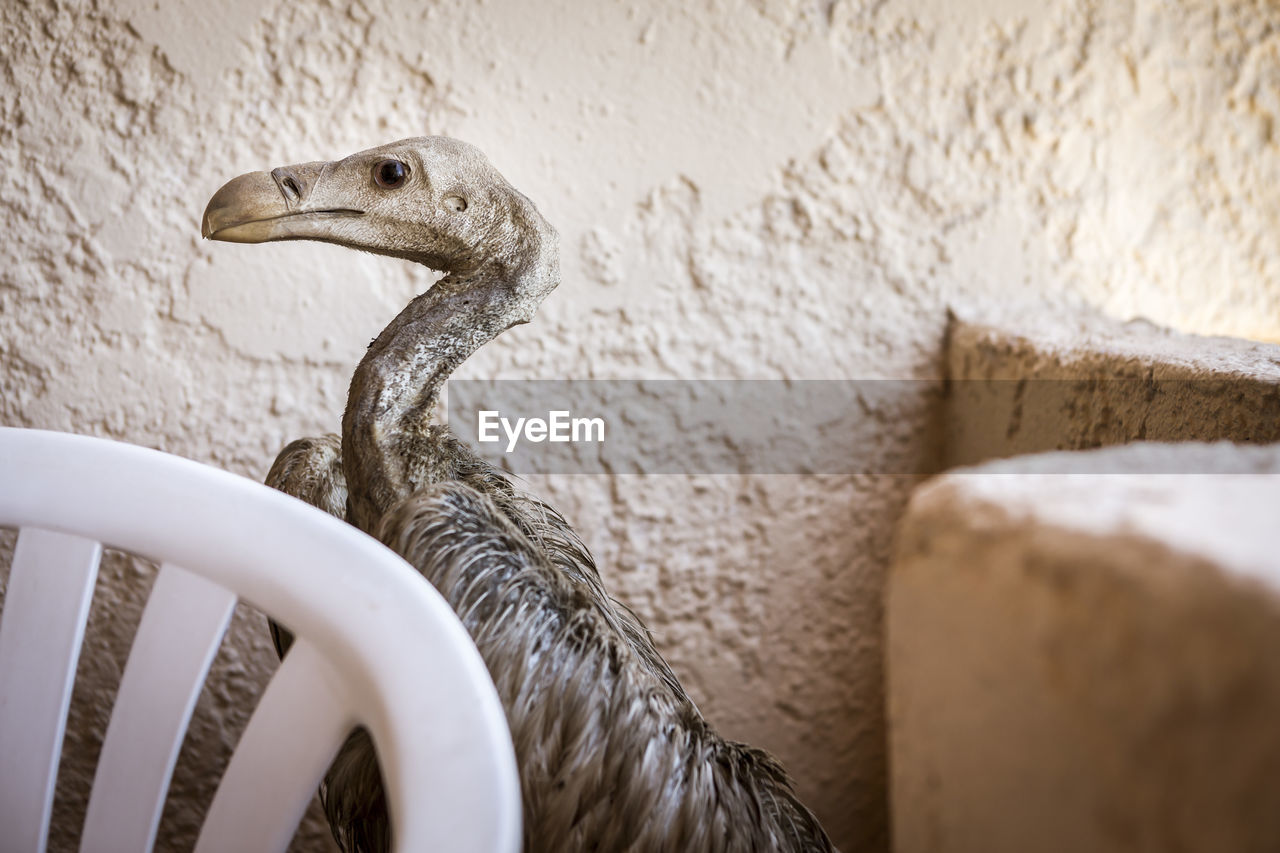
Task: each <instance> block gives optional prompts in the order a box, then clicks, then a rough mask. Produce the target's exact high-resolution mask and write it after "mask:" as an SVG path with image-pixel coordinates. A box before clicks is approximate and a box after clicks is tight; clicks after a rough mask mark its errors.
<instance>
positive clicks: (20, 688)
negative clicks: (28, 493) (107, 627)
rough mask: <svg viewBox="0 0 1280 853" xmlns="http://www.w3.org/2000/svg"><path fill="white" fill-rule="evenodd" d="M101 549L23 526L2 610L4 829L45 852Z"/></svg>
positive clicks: (17, 845) (9, 844)
mask: <svg viewBox="0 0 1280 853" xmlns="http://www.w3.org/2000/svg"><path fill="white" fill-rule="evenodd" d="M101 557H102V546H101V545H100V544H99V543H97V542H94V541H91V540H89V539H82V538H80V537H79V536H69V535H67V534H64V533H55V532H53V531H49V530H41V529H38V528H31V527H27V528H23V529H22V530H21V531H20V532H19V534H18V544H17V547H16V548H15V549H14V553H13V565H12V567H11V568H10V572H9V586H8V590H7V592H6V593H5V603H4V613H3V614H2V615H0V828H2V829H0V832H2V833H3V837H4V849H5V850H6V851H14V853H18V851H24V853H25V851H37V853H43V851H44V849H45V843H46V838H47V835H48V830H49V815H50V810H51V809H52V806H53V788H54V784H55V783H56V782H57V778H58V758H59V756H60V755H61V754H62V737H63V734H64V732H65V730H66V725H67V707H68V706H69V705H70V703H71V686H72V684H73V683H74V681H75V676H76V663H77V662H78V661H79V659H80V644H81V641H82V640H83V639H84V626H85V620H86V619H87V618H88V616H89V603H90V601H92V599H93V584H94V581H95V580H96V579H97V577H98V562H99V560H100V558H101Z"/></svg>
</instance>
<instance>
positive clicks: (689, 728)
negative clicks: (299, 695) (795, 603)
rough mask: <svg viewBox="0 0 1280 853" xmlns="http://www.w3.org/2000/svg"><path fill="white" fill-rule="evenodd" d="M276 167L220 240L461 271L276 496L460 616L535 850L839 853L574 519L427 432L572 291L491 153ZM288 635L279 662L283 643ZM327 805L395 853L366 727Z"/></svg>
mask: <svg viewBox="0 0 1280 853" xmlns="http://www.w3.org/2000/svg"><path fill="white" fill-rule="evenodd" d="M388 161H392V162H394V163H400V164H403V166H404V169H405V171H407V174H408V176H409V178H408V179H406V180H405V181H404V182H403V183H401V184H398V185H396V186H392V187H387V186H383V184H384V183H386V182H385V181H380V180H379V179H380V177H385V176H386V175H388V174H392V175H396V174H399V171H398V167H385V166H384V164H386V163H387V162H388ZM384 169H389V170H390V171H382V172H380V171H379V170H384ZM266 174H267V173H253V174H251V175H246V176H243V177H242V178H237V179H236V180H235V181H232V182H231V183H229V184H228V185H227V186H226V187H224V188H223V189H222V190H220V191H219V193H218V194H217V195H215V196H214V198H213V199H212V200H211V201H210V205H209V210H208V211H206V217H205V234H206V236H212V237H214V238H216V239H232V240H239V241H241V242H262V241H264V240H274V239H297V238H304V239H320V240H327V241H330V242H337V243H342V244H344V245H349V246H352V247H355V248H360V249H364V250H367V251H374V252H379V253H382V254H389V255H394V256H397V257H403V258H409V259H412V260H416V261H420V262H423V263H426V264H428V265H429V266H431V267H433V268H435V269H440V270H444V271H445V272H446V273H447V275H446V276H445V278H443V279H442V280H441V281H440V282H438V283H437V284H436V285H435V286H434V287H432V289H431V290H429V291H428V292H427V293H425V294H423V295H421V296H419V297H417V298H416V299H415V300H413V302H411V303H410V304H409V306H408V307H407V308H406V309H405V310H404V311H403V312H401V314H400V315H399V316H398V317H396V318H395V320H393V321H392V322H391V324H390V325H388V326H387V328H386V329H385V330H384V331H383V332H382V334H381V335H379V336H378V338H377V339H376V340H375V341H374V342H373V344H371V345H370V348H369V350H368V352H367V353H366V355H365V357H364V358H363V359H362V361H361V363H360V365H359V366H358V368H357V369H356V372H355V375H354V377H353V379H352V383H351V390H350V394H349V398H348V406H347V410H346V413H345V415H344V418H343V432H342V437H341V439H339V438H338V437H337V436H326V437H323V438H315V439H302V440H301V441H295V442H293V443H292V444H290V445H289V446H288V447H286V448H285V449H284V450H283V451H282V452H281V454H280V455H279V457H278V458H277V459H276V461H275V464H274V465H273V466H272V468H271V472H270V474H269V475H268V477H267V482H268V484H269V485H272V486H274V487H275V488H278V489H280V490H282V491H284V492H287V493H289V494H292V495H294V496H296V497H299V498H301V499H303V500H305V501H307V502H309V503H312V504H314V505H315V506H319V507H321V508H322V509H324V510H326V511H327V512H330V513H332V514H334V515H336V516H338V517H339V518H343V519H345V520H347V521H349V522H351V523H352V524H355V525H356V526H358V527H360V528H361V529H363V530H366V531H368V532H370V533H372V534H373V535H375V536H377V537H378V538H380V539H381V540H382V541H383V542H384V543H386V544H387V545H388V546H389V547H391V548H392V549H394V550H395V551H397V552H398V553H399V554H401V555H402V556H404V557H405V559H406V560H408V561H409V562H410V563H411V564H412V565H414V566H415V567H417V569H418V570H419V571H420V572H421V573H422V574H423V576H424V577H425V578H426V579H427V580H429V581H430V582H431V583H432V584H433V585H434V586H435V587H436V588H437V589H438V590H439V591H440V592H441V594H442V595H443V596H444V597H445V598H446V600H448V602H449V604H450V605H451V606H452V607H453V609H454V610H455V612H456V613H457V614H458V616H459V617H460V618H461V620H462V622H463V624H464V625H465V626H466V628H467V630H468V631H469V632H470V634H471V636H472V638H473V639H474V640H475V643H476V646H477V647H478V649H479V650H480V654H481V656H482V657H483V658H484V661H485V663H486V665H487V666H488V668H489V672H490V674H491V676H492V677H493V680H494V683H495V684H496V686H497V689H498V694H499V696H500V697H501V700H502V703H503V707H504V708H505V710H506V715H507V721H508V724H509V726H510V728H511V732H512V737H513V739H514V743H515V749H516V756H517V761H518V765H519V769H520V782H521V790H522V794H523V801H524V829H525V848H526V849H527V850H530V851H574V850H596V851H612V850H636V851H647V850H654V851H658V850H664V851H665V850H671V851H685V850H690V851H693V850H697V851H726V853H727V851H757V850H759V851H763V850H797V851H798V850H805V851H824V850H830V849H831V845H830V842H829V841H828V839H827V837H826V835H825V833H824V832H823V830H822V828H821V826H820V825H819V823H818V821H817V819H816V818H815V817H814V816H813V815H812V813H811V812H809V810H808V809H806V808H805V807H804V806H803V805H802V804H801V803H800V802H799V800H797V799H796V797H795V795H794V793H793V791H792V787H791V783H790V781H789V780H788V778H787V776H786V774H785V772H784V771H783V769H782V768H781V766H780V765H779V764H778V763H777V762H776V761H775V760H774V759H773V758H772V757H771V756H769V755H768V754H767V753H765V752H763V751H761V750H758V749H754V748H752V747H749V746H745V745H743V744H738V743H733V742H730V741H726V740H724V739H723V738H721V737H720V736H719V735H718V734H716V732H715V731H714V730H713V729H712V728H711V727H710V725H708V724H707V722H706V721H705V720H704V719H703V718H702V716H701V714H699V712H698V710H697V708H696V707H695V706H694V704H693V702H691V701H690V700H689V697H688V696H687V695H686V694H685V692H684V689H683V688H682V687H681V686H680V683H679V681H678V680H677V678H676V677H675V675H674V673H673V672H672V671H671V668H670V667H669V666H668V665H667V663H666V661H664V660H663V658H662V656H661V655H660V654H659V653H658V652H657V650H656V649H655V647H654V645H653V641H652V638H651V636H650V635H649V632H648V631H647V630H646V629H645V627H644V626H643V624H642V623H641V622H640V620H639V619H638V618H637V617H636V615H635V614H634V613H633V612H632V611H631V610H629V609H628V608H626V607H625V606H623V605H622V604H620V603H619V602H617V601H615V600H614V599H612V598H611V597H610V596H609V595H608V594H607V593H606V591H605V589H604V586H603V584H602V583H601V580H600V576H599V573H598V571H597V570H596V566H595V564H594V562H593V560H592V558H591V555H590V553H589V552H588V550H587V549H586V547H585V546H584V545H583V543H582V541H581V540H580V539H579V538H578V536H577V534H576V533H574V531H573V530H572V528H571V527H570V526H569V525H568V524H567V523H566V522H565V520H564V518H562V517H561V516H560V514H559V513H557V512H556V511H555V510H554V509H552V508H550V507H548V506H547V505H546V504H544V503H542V502H541V501H539V500H537V499H536V498H533V497H531V496H529V495H526V494H523V493H522V492H520V491H519V490H517V489H516V488H514V487H513V486H512V484H511V482H510V481H509V480H508V479H507V478H506V477H505V476H504V475H503V474H502V473H501V472H500V471H498V470H497V469H495V468H493V467H492V466H490V465H488V464H487V463H485V462H484V461H483V460H481V459H480V458H479V457H478V456H477V455H476V454H475V453H473V452H472V451H471V450H470V449H469V448H467V447H466V446H465V445H464V444H462V443H461V442H459V441H458V440H457V439H455V438H454V437H453V436H452V435H451V434H450V433H449V431H448V430H447V429H446V428H445V427H443V426H440V425H438V424H433V423H431V412H432V409H433V407H434V405H435V402H436V397H437V395H438V393H439V389H440V387H441V385H442V384H443V382H444V380H445V379H446V378H447V377H448V375H449V373H450V372H452V371H453V369H454V368H456V367H457V365H458V364H460V363H461V362H462V361H463V360H464V359H465V358H466V357H467V356H468V355H470V354H471V353H472V352H474V351H475V349H476V348H478V347H479V346H481V345H483V344H484V343H485V342H487V341H489V340H491V339H492V338H493V337H495V336H497V335H498V334H500V333H501V332H502V331H504V330H505V329H507V328H509V327H510V326H512V325H515V324H517V323H522V322H528V321H529V320H530V319H531V318H532V316H533V313H534V311H535V310H536V308H537V305H538V304H539V303H540V302H541V300H542V299H543V298H544V297H545V296H546V295H547V294H548V293H549V292H550V291H551V290H552V289H553V288H554V287H555V286H556V284H557V283H558V280H559V270H558V266H559V261H558V250H557V239H556V235H555V232H554V230H553V229H552V228H551V226H550V225H549V224H548V223H547V222H546V221H545V220H544V219H543V218H542V216H541V215H540V214H539V213H538V211H537V210H536V208H535V207H534V206H533V204H532V203H531V202H529V201H528V199H526V198H525V197H524V196H522V195H520V194H519V193H518V192H516V191H515V190H514V189H513V188H511V186H510V185H509V184H507V182H506V181H505V180H504V179H503V178H502V177H501V176H500V175H499V174H498V173H497V172H496V171H495V170H494V169H493V168H492V166H490V165H489V164H488V162H487V161H486V160H485V159H484V157H483V156H482V155H481V154H479V152H478V151H476V150H475V149H474V148H472V147H470V146H467V145H464V144H462V143H459V142H456V141H454V140H448V139H442V138H439V137H429V138H422V139H411V140H404V141H402V142H398V143H393V144H392V145H388V146H383V147H382V148H378V149H373V150H372V151H368V152H362V153H360V154H357V155H353V156H352V157H349V158H347V159H346V160H343V161H339V162H337V163H329V164H323V163H317V164H305V165H303V166H300V167H290V168H289V169H283V170H276V171H275V172H273V173H271V179H270V181H269V182H268V181H266V180H264V178H263V177H262V176H264V175H266ZM237 182H240V183H239V184H238V183H237ZM282 210H283V214H282V212H281V211H282ZM282 219H283V220H285V221H286V224H287V226H288V227H284V226H282V225H281V224H280V220H282ZM289 220H294V221H289ZM262 223H272V224H269V225H264V224H262ZM371 582H376V580H374V579H371ZM273 637H274V638H275V639H276V641H277V648H278V649H279V650H280V651H281V653H282V654H283V653H284V651H285V650H286V648H287V643H288V641H289V638H288V636H287V635H286V634H285V633H284V632H283V631H280V630H278V629H277V628H276V627H275V626H273ZM322 798H323V801H324V806H325V812H326V815H327V817H328V819H329V822H330V825H331V827H332V828H333V831H334V836H335V838H337V839H338V841H339V843H340V844H341V845H342V846H343V848H344V849H346V850H348V851H351V853H355V851H383V850H388V849H390V838H389V831H390V830H389V824H388V821H387V815H386V805H385V799H384V797H383V793H382V786H381V779H380V777H379V775H378V770H377V759H376V754H375V751H374V749H373V745H372V743H371V742H370V740H369V737H368V735H367V733H366V732H364V731H363V730H359V731H357V732H356V733H354V734H353V735H352V736H351V738H350V739H348V741H347V742H346V744H345V745H344V746H343V748H342V750H341V751H340V753H339V755H338V757H337V759H336V760H335V761H334V764H333V766H332V767H331V768H330V770H329V773H328V775H327V776H326V778H325V782H324V785H323V788H322Z"/></svg>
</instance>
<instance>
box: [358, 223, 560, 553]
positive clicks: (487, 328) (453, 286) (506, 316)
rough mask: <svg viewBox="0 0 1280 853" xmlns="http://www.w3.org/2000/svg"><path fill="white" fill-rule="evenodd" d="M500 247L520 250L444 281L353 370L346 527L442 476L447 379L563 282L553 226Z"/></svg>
mask: <svg viewBox="0 0 1280 853" xmlns="http://www.w3.org/2000/svg"><path fill="white" fill-rule="evenodd" d="M535 216H536V214H535ZM538 218H539V219H541V217H538ZM503 243H504V244H505V245H507V246H512V245H513V244H514V245H515V246H518V247H519V248H520V250H521V251H520V252H519V253H518V256H517V257H516V258H515V259H514V260H511V259H504V258H501V257H495V258H490V259H487V260H484V261H482V262H480V263H479V264H478V265H476V266H475V267H473V268H471V269H461V270H459V269H455V270H454V271H453V272H451V273H449V274H448V275H446V276H445V277H444V278H442V279H441V280H440V281H438V282H436V284H435V285H434V286H433V287H432V288H431V289H430V290H428V291H427V292H426V293H423V294H422V295H420V296H418V297H417V298H415V299H414V300H413V301H412V302H410V303H409V305H408V306H407V307H406V308H405V309H404V310H403V311H401V312H400V314H399V316H397V317H396V318H395V319H394V320H392V321H391V323H390V325H388V326H387V327H386V328H385V329H383V330H382V333H381V334H380V335H378V337H377V338H376V339H375V340H374V342H373V343H372V344H370V345H369V350H368V352H366V353H365V356H364V358H363V359H361V361H360V365H359V366H358V367H357V368H356V372H355V375H354V376H353V377H352V380H351V389H350V391H349V393H348V396H347V410H346V413H345V414H344V416H343V419H342V467H343V473H344V474H345V475H346V478H347V489H348V495H349V501H350V502H349V505H348V512H349V515H350V521H351V522H352V523H353V524H355V525H356V526H357V527H359V528H361V529H362V530H365V531H366V532H369V533H373V532H374V528H375V526H376V525H377V523H378V520H379V519H380V518H382V516H383V515H384V514H385V513H386V511H387V510H389V509H390V508H391V507H392V506H393V505H394V504H395V503H396V502H398V501H400V500H402V499H403V498H406V497H408V496H409V495H411V494H413V493H414V492H415V491H417V490H418V489H421V488H422V487H424V486H426V485H429V484H430V483H432V482H436V481H438V480H440V479H442V478H443V477H444V476H446V475H447V466H446V464H445V463H447V461H448V460H447V459H442V458H440V454H439V451H438V450H437V448H439V447H440V435H439V432H438V430H436V429H433V428H432V426H433V425H432V414H433V410H434V408H435V405H436V401H437V400H438V398H439V395H440V388H441V386H443V385H444V382H445V380H446V379H448V378H449V374H451V373H452V372H453V371H454V369H456V368H457V367H458V365H460V364H461V363H462V362H463V361H465V360H466V359H467V357H468V356H470V355H471V354H472V353H473V352H475V351H476V350H477V349H479V348H480V347H482V346H483V345H484V344H486V343H488V342H489V341H491V340H493V339H494V338H495V337H497V336H498V335H500V334H502V332H504V331H506V330H507V329H509V328H511V327H512V326H515V325H519V324H521V323H527V322H529V321H530V320H531V319H532V318H533V314H534V312H535V311H536V310H537V307H538V304H539V303H540V302H541V301H542V299H543V298H544V297H545V296H546V295H547V294H548V293H550V292H551V290H552V289H554V288H555V286H556V284H558V283H559V280H560V278H559V257H558V252H557V249H556V240H555V233H554V231H551V230H550V226H546V230H545V231H543V230H542V229H538V230H536V231H534V232H533V233H532V234H527V235H526V234H522V235H520V239H517V240H514V241H503Z"/></svg>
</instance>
